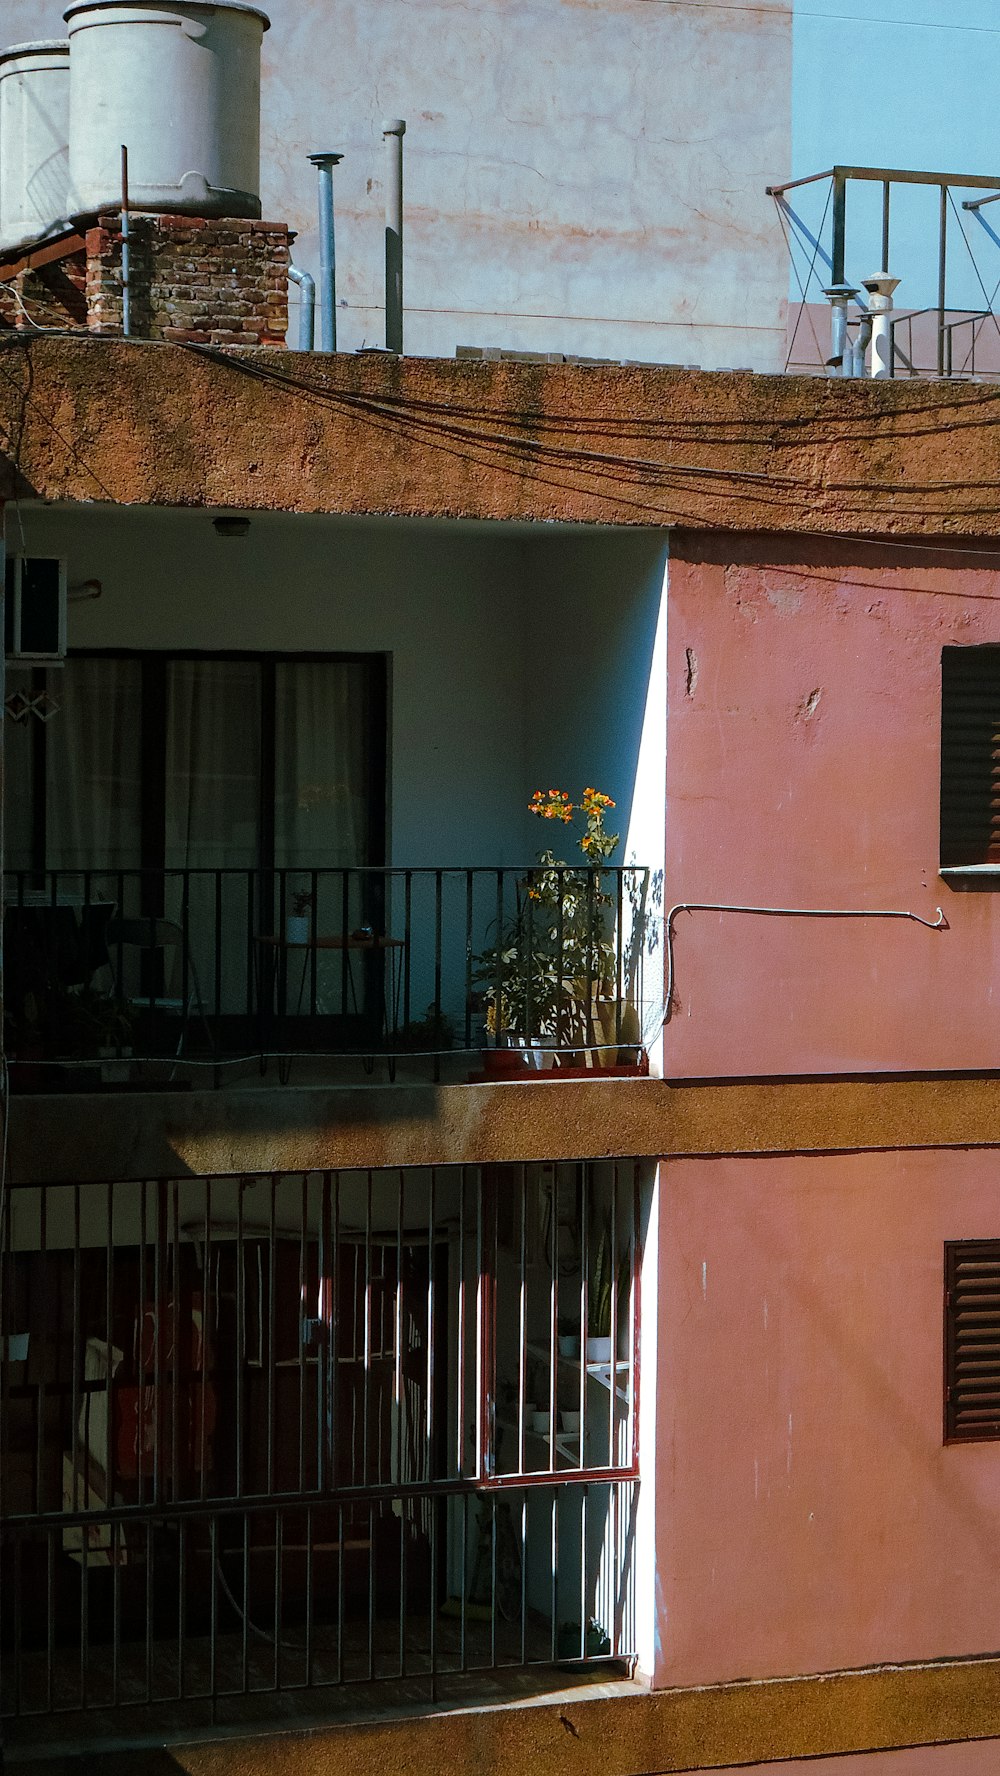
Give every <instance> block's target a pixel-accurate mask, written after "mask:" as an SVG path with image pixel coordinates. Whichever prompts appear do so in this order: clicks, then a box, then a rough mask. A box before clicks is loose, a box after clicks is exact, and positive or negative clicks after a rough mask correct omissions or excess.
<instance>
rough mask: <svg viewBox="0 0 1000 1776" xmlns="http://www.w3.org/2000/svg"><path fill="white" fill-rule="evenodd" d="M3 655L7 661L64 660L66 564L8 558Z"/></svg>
mask: <svg viewBox="0 0 1000 1776" xmlns="http://www.w3.org/2000/svg"><path fill="white" fill-rule="evenodd" d="M5 590H6V599H5V604H4V652H5V654H6V655H7V658H8V660H38V661H42V660H45V661H47V662H48V663H49V664H50V665H51V664H61V663H62V661H63V660H64V659H65V657H66V562H65V561H64V560H61V559H59V558H58V557H57V556H54V555H8V556H7V575H6V588H5Z"/></svg>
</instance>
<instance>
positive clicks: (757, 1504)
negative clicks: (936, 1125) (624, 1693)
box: [654, 1150, 1000, 1684]
mask: <svg viewBox="0 0 1000 1776" xmlns="http://www.w3.org/2000/svg"><path fill="white" fill-rule="evenodd" d="M998 1182H1000V1171H998V1163H997V1158H996V1155H995V1154H994V1153H992V1152H989V1151H982V1152H977V1151H946V1150H939V1151H912V1152H907V1153H900V1152H896V1153H882V1154H873V1153H869V1154H840V1155H830V1156H823V1157H819V1156H812V1157H803V1156H791V1157H789V1156H786V1157H782V1158H762V1159H734V1158H731V1159H706V1160H677V1161H670V1162H668V1163H667V1164H666V1166H665V1167H664V1174H663V1185H662V1189H661V1209H660V1214H661V1228H660V1232H661V1240H660V1253H661V1257H660V1276H659V1299H660V1340H659V1356H658V1390H659V1396H658V1420H657V1424H658V1434H657V1442H658V1451H659V1471H658V1482H659V1484H658V1495H657V1496H658V1504H657V1531H656V1539H657V1549H656V1553H657V1657H656V1664H655V1672H654V1681H655V1682H656V1683H657V1684H701V1683H711V1682H716V1681H722V1680H726V1679H734V1678H740V1677H768V1676H777V1675H780V1674H799V1673H807V1672H820V1671H828V1670H835V1669H844V1668H849V1667H857V1666H867V1665H871V1664H877V1663H882V1662H886V1661H888V1662H895V1661H912V1660H917V1661H920V1660H927V1659H934V1658H938V1657H955V1656H961V1655H964V1654H971V1653H983V1652H986V1651H989V1650H990V1649H993V1648H996V1647H998V1646H1000V1444H998V1443H977V1444H964V1445H952V1446H949V1447H945V1446H944V1443H943V1427H942V1418H943V1373H942V1314H943V1245H944V1241H945V1240H947V1239H963V1238H982V1237H985V1236H994V1237H995V1235H996V1233H997V1230H998V1225H1000V1196H998Z"/></svg>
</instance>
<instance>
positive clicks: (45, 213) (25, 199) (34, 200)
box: [0, 41, 69, 247]
mask: <svg viewBox="0 0 1000 1776" xmlns="http://www.w3.org/2000/svg"><path fill="white" fill-rule="evenodd" d="M68 124H69V44H68V43H67V42H65V41H63V42H61V43H60V42H56V43H51V42H46V43H17V44H15V45H14V46H13V47H12V48H11V49H5V50H4V51H3V53H2V54H0V247H13V246H17V245H19V244H20V242H21V241H28V240H33V239H35V238H36V237H37V236H38V235H40V234H44V233H45V231H46V229H48V228H49V227H51V225H52V223H53V222H60V221H61V220H62V219H63V217H64V216H65V215H66V213H67V206H66V183H67V159H68V150H67V142H68V140H69V132H68Z"/></svg>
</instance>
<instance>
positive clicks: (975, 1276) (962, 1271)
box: [944, 1240, 1000, 1442]
mask: <svg viewBox="0 0 1000 1776" xmlns="http://www.w3.org/2000/svg"><path fill="white" fill-rule="evenodd" d="M944 1254H945V1263H944V1276H945V1436H946V1437H947V1439H948V1440H949V1442H969V1441H971V1440H978V1439H986V1438H1000V1240H953V1241H949V1242H948V1243H947V1244H946V1245H945V1249H944Z"/></svg>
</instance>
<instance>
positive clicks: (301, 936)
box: [285, 888, 312, 944]
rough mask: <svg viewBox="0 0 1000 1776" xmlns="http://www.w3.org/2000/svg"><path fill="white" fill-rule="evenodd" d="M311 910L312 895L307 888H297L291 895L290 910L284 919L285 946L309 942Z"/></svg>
mask: <svg viewBox="0 0 1000 1776" xmlns="http://www.w3.org/2000/svg"><path fill="white" fill-rule="evenodd" d="M311 908H312V895H311V894H310V892H309V890H308V888H299V889H298V890H297V891H296V892H295V893H294V894H293V895H292V910H291V912H290V913H288V914H287V915H286V918H285V942H286V944H307V943H308V942H309V914H310V910H311Z"/></svg>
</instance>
